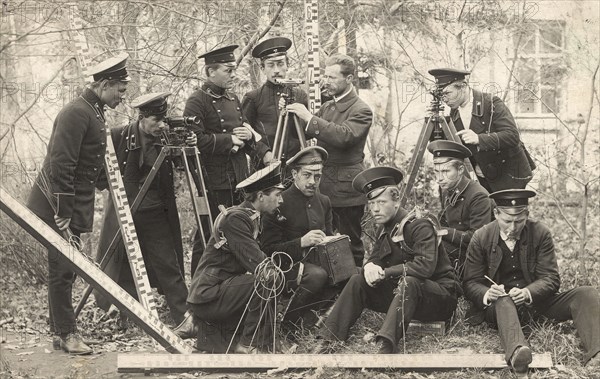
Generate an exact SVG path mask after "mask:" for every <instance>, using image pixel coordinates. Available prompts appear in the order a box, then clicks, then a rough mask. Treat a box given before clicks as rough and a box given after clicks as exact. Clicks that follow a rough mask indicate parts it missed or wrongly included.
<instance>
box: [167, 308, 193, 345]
mask: <svg viewBox="0 0 600 379" xmlns="http://www.w3.org/2000/svg"><path fill="white" fill-rule="evenodd" d="M198 331H199V328H198V324H197V323H196V321H195V320H194V314H193V313H192V312H191V311H187V312H185V315H183V321H182V322H181V324H179V325H177V327H176V328H175V329H173V333H175V334H176V335H177V336H179V338H181V339H183V340H186V339H190V338H196V337H197V336H198Z"/></svg>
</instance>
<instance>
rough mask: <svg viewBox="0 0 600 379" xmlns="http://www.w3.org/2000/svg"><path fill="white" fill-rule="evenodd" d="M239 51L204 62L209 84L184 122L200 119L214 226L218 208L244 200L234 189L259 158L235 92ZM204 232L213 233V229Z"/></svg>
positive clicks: (227, 50) (198, 248)
mask: <svg viewBox="0 0 600 379" xmlns="http://www.w3.org/2000/svg"><path fill="white" fill-rule="evenodd" d="M237 47H238V46H237V45H231V46H226V47H222V48H219V49H216V50H213V51H210V52H208V53H206V54H203V55H201V56H199V58H204V62H205V67H204V73H205V74H206V82H205V83H204V84H203V85H202V87H200V88H199V89H198V90H197V91H195V92H194V93H192V95H191V96H190V97H189V99H188V100H187V102H186V104H185V109H184V111H183V115H184V116H195V117H198V119H197V120H199V121H198V124H196V125H194V127H193V128H192V131H193V132H194V133H196V135H197V136H198V149H199V150H200V153H201V158H202V169H203V170H205V175H204V180H205V181H206V183H205V184H206V187H207V191H208V202H209V206H210V211H211V214H212V217H213V220H210V221H209V220H206V219H204V220H203V221H204V222H205V223H207V222H213V221H214V219H215V218H216V217H217V215H218V214H219V208H218V206H219V204H222V205H224V206H225V207H231V206H232V205H236V204H239V203H240V202H241V201H242V200H243V199H242V196H241V195H240V194H239V193H236V191H235V187H236V185H237V184H238V183H240V182H242V181H243V180H244V179H246V178H247V177H248V175H249V168H248V159H247V158H246V154H249V155H253V154H255V147H256V144H255V141H254V136H253V134H252V131H251V128H250V127H249V126H247V124H245V119H244V116H243V114H242V104H241V103H240V101H239V99H238V98H237V96H236V95H235V94H234V93H232V92H230V90H231V89H232V88H233V85H234V84H235V79H236V74H235V70H236V64H235V56H234V54H233V51H234V50H235V49H237ZM204 230H209V229H208V225H206V227H205V228H204ZM201 238H202V237H201V236H200V231H197V232H196V236H195V237H194V247H193V251H192V274H193V273H194V270H195V268H196V266H197V264H198V261H199V260H200V256H201V255H202V250H203V246H202V242H201V241H200V240H201Z"/></svg>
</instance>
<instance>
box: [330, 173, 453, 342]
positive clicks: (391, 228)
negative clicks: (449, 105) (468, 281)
mask: <svg viewBox="0 0 600 379" xmlns="http://www.w3.org/2000/svg"><path fill="white" fill-rule="evenodd" d="M401 181H402V173H401V172H400V171H399V170H397V169H395V168H392V167H373V168H370V169H367V170H365V171H362V172H361V173H360V174H358V175H357V176H356V178H355V179H354V181H353V182H352V185H353V186H354V188H355V189H356V190H357V191H360V192H362V193H364V194H366V195H367V198H368V200H369V210H370V211H371V214H372V215H373V218H374V220H375V223H376V224H378V225H379V229H378V233H377V241H376V242H375V245H374V247H373V253H372V255H371V256H370V258H369V260H368V261H367V263H366V264H365V266H364V267H363V271H362V272H361V273H358V274H355V275H354V276H352V277H351V278H350V280H349V281H348V284H346V286H345V287H344V289H343V291H342V293H341V295H340V297H339V298H338V300H337V301H336V303H335V305H334V306H333V309H332V311H331V314H330V315H329V317H328V318H327V321H325V324H324V326H323V327H322V328H321V330H320V331H319V335H320V336H321V337H323V338H324V339H325V341H326V342H325V345H327V342H328V341H336V340H339V341H345V340H346V339H347V338H348V332H349V330H350V328H351V327H352V325H354V323H355V322H356V320H357V319H358V318H359V317H360V315H361V313H362V311H363V309H364V308H369V309H372V310H374V311H377V312H384V313H386V316H385V318H384V321H383V325H382V326H381V328H380V329H379V333H378V334H377V337H376V339H377V343H378V348H379V350H378V352H379V353H380V354H392V353H395V352H396V351H397V343H398V341H399V340H400V339H401V338H402V336H403V333H404V330H406V328H407V327H408V324H409V323H410V321H411V319H413V318H416V319H419V320H423V321H442V320H447V319H448V318H450V316H452V313H453V312H454V310H455V308H456V301H457V299H456V292H455V290H456V286H457V284H456V281H455V277H454V272H453V270H452V266H451V265H450V261H449V259H448V256H447V255H446V253H445V252H444V249H443V247H441V246H438V243H437V236H436V232H435V230H434V227H433V225H432V223H431V222H430V221H429V220H426V219H414V220H410V219H409V218H408V217H407V216H408V212H407V211H406V210H405V209H403V208H401V207H400V190H399V189H398V184H399V183H400V182H401Z"/></svg>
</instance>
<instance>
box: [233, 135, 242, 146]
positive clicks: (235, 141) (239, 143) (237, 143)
mask: <svg viewBox="0 0 600 379" xmlns="http://www.w3.org/2000/svg"><path fill="white" fill-rule="evenodd" d="M231 142H233V145H234V146H239V147H243V146H244V141H242V140H241V139H240V138H239V137H237V136H236V135H235V134H232V135H231Z"/></svg>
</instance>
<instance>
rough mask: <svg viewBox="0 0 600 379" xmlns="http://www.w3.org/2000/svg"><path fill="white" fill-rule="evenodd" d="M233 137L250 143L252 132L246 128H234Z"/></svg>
mask: <svg viewBox="0 0 600 379" xmlns="http://www.w3.org/2000/svg"><path fill="white" fill-rule="evenodd" d="M233 135H234V136H236V137H237V138H239V139H241V140H242V141H248V140H251V139H252V132H251V131H250V130H249V129H248V128H246V127H245V126H239V127H237V128H233Z"/></svg>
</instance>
